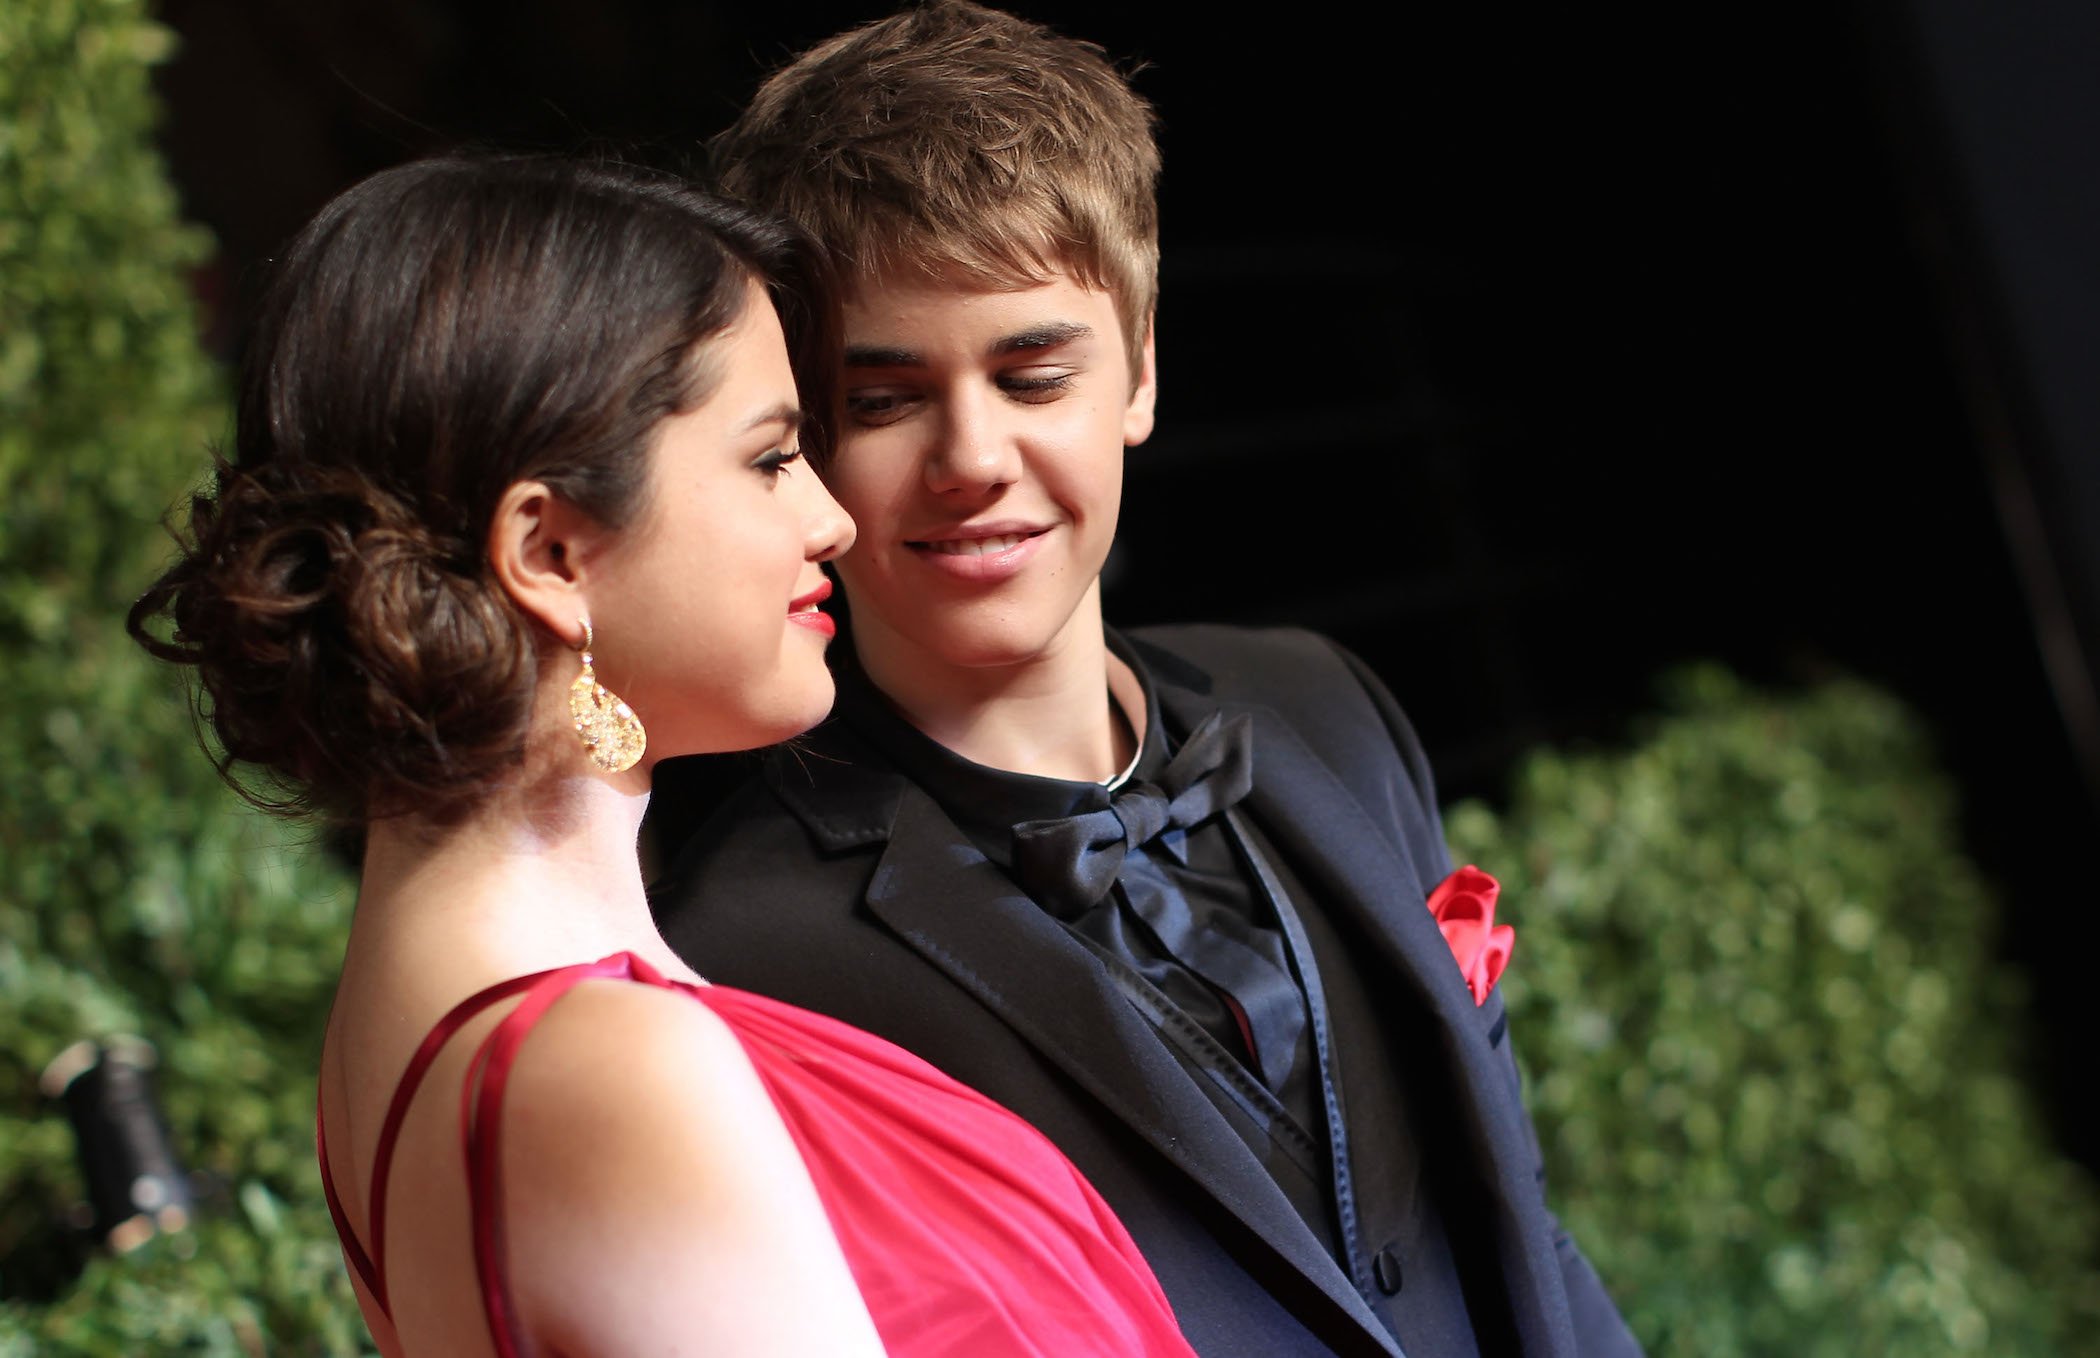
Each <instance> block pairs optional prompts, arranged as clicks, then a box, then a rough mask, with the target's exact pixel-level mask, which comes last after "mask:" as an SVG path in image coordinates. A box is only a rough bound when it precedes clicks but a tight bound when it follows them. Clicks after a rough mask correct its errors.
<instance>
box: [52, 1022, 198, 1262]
mask: <svg viewBox="0 0 2100 1358" xmlns="http://www.w3.org/2000/svg"><path fill="white" fill-rule="evenodd" d="M158 1064H159V1058H158V1055H157V1054H156V1053H155V1051H154V1049H153V1044H152V1043H150V1042H147V1041H146V1040H145V1039H144V1038H138V1037H115V1038H109V1039H105V1040H104V1041H101V1042H90V1041H83V1042H76V1043H74V1044H73V1045H72V1046H70V1047H68V1048H66V1049H65V1050H64V1051H62V1052H60V1053H59V1054H58V1056H57V1057H56V1058H54V1059H53V1060H52V1062H51V1064H50V1065H48V1066H46V1067H45V1068H44V1074H43V1079H42V1084H43V1090H44V1093H45V1094H46V1095H48V1096H49V1097H51V1098H54V1099H57V1100H59V1101H61V1102H62V1103H64V1104H65V1108H66V1116H67V1118H68V1119H69V1120H70V1121H71V1122H72V1124H73V1136H74V1141H75V1144H76V1145H77V1147H78V1148H79V1152H80V1172H81V1176H82V1177H83V1178H84V1179H85V1180H86V1181H87V1191H88V1203H89V1206H90V1207H91V1209H92V1211H93V1219H92V1224H91V1226H90V1230H91V1232H92V1234H93V1235H94V1237H95V1239H97V1240H98V1241H100V1242H101V1243H102V1244H103V1245H105V1246H107V1247H108V1248H109V1249H110V1250H112V1251H114V1252H116V1253H118V1254H126V1253H129V1252H130V1251H132V1250H134V1249H137V1248H138V1247H139V1246H140V1245H143V1244H145V1243H146V1242H147V1241H148V1240H151V1239H153V1238H154V1237H155V1236H157V1235H163V1234H167V1233H169V1232H174V1231H180V1230H182V1229H184V1228H185V1227H187V1226H188V1225H189V1223H190V1218H191V1216H192V1212H193V1207H194V1203H193V1200H192V1197H191V1192H190V1181H189V1178H188V1176H187V1175H185V1174H184V1173H183V1170H182V1166H181V1164H180V1163H179V1162H178V1160H177V1158H176V1155H175V1147H174V1143H173V1141H172V1140H171V1139H170V1138H169V1136H168V1127H167V1122H166V1120H165V1119H164V1118H163V1117H162V1116H161V1112H160V1104H159V1101H158V1099H157V1097H156V1091H155V1085H154V1076H153V1072H154V1069H155V1067H156V1066H157V1065H158Z"/></svg>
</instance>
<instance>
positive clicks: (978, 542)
mask: <svg viewBox="0 0 2100 1358" xmlns="http://www.w3.org/2000/svg"><path fill="white" fill-rule="evenodd" d="M1054 526H1055V525H1049V526H1046V525H1043V524H1036V523H1018V522H1006V523H985V524H973V525H970V526H968V527H955V528H943V529H936V530H935V531H934V532H933V533H929V534H928V535H927V536H925V537H923V538H916V539H906V541H905V543H904V545H905V546H906V547H908V548H909V549H911V554H912V557H913V559H915V560H917V561H920V562H923V563H924V564H925V565H927V566H929V567H931V568H932V569H933V570H934V571H935V572H937V573H938V574H941V575H944V576H947V577H948V578H950V579H953V580H957V581H962V582H965V583H968V584H973V585H993V584H998V583H1000V582H1001V581H1005V580H1009V579H1012V578H1013V577H1014V576H1015V575H1018V574H1019V573H1020V571H1021V568H1022V567H1023V566H1025V565H1026V564H1027V563H1028V560H1029V558H1031V557H1033V556H1034V555H1035V554H1036V551H1037V549H1038V548H1040V547H1041V546H1042V545H1043V543H1044V542H1045V541H1047V540H1048V538H1049V534H1050V529H1051V527H1054Z"/></svg>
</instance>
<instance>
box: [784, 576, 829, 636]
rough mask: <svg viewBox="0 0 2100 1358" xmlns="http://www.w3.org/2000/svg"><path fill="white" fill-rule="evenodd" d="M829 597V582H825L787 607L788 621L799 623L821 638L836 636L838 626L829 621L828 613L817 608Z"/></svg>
mask: <svg viewBox="0 0 2100 1358" xmlns="http://www.w3.org/2000/svg"><path fill="white" fill-rule="evenodd" d="M830 597H831V581H829V580H825V581H823V582H822V583H820V584H819V585H818V586H817V587H816V588H815V589H813V590H811V591H810V592H809V593H807V594H805V595H803V596H802V597H801V598H799V599H797V600H795V601H794V602H793V603H791V604H789V605H788V621H789V622H792V623H799V624H801V625H802V626H804V627H807V628H808V629H809V630H810V631H812V632H816V633H818V634H820V635H823V636H827V637H835V636H837V635H838V634H839V629H838V624H837V623H835V622H833V621H832V620H831V615H830V614H829V613H825V612H823V611H822V610H820V609H819V608H818V607H817V605H818V604H821V603H823V602H824V601H825V600H826V599H829V598H830Z"/></svg>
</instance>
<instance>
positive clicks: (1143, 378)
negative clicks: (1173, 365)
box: [1123, 316, 1159, 448]
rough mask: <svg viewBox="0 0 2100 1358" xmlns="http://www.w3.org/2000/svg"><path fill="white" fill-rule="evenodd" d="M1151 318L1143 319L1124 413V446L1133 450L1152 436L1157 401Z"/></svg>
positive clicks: (1156, 369) (1156, 368)
mask: <svg viewBox="0 0 2100 1358" xmlns="http://www.w3.org/2000/svg"><path fill="white" fill-rule="evenodd" d="M1153 326H1154V318H1153V317H1152V316H1147V317H1146V318H1145V342H1144V343H1143V344H1142V345H1140V346H1139V348H1138V369H1137V381H1136V383H1135V384H1134V385H1133V386H1132V387H1131V390H1130V404H1129V406H1128V407H1126V408H1125V409H1124V411H1123V446H1124V447H1125V448H1135V447H1137V446H1138V445H1139V444H1140V443H1143V442H1144V441H1145V440H1146V439H1148V438H1151V437H1152V407H1153V403H1154V402H1156V401H1157V400H1158V399H1159V364H1158V361H1157V359H1156V358H1155V356H1154V354H1153V349H1152V331H1153Z"/></svg>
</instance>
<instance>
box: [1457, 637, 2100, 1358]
mask: <svg viewBox="0 0 2100 1358" xmlns="http://www.w3.org/2000/svg"><path fill="white" fill-rule="evenodd" d="M1673 707H1674V714H1673V715H1671V716H1670V717H1668V718H1667V719H1666V720H1663V721H1661V722H1660V723H1659V724H1658V725H1657V726H1656V727H1655V728H1654V730H1653V731H1652V732H1651V733H1650V735H1649V736H1648V737H1647V738H1646V739H1645V740H1644V741H1643V742H1642V743H1641V744H1640V745H1639V746H1638V747H1637V748H1635V749H1633V750H1632V751H1630V752H1628V753H1625V754H1615V755H1591V756H1570V755H1562V754H1541V755H1536V756H1534V757H1532V758H1531V759H1530V760H1529V762H1528V763H1527V765H1526V767H1525V768H1524V770H1523V772H1522V775H1521V777H1520V779H1519V781H1518V784H1517V788H1516V792H1515V795H1514V797H1513V800H1512V805H1511V808H1510V810H1509V811H1508V813H1507V814H1506V815H1504V816H1500V817H1498V816H1496V815H1495V814H1493V813H1492V812H1490V811H1489V810H1488V809H1486V808H1484V807H1482V806H1479V805H1474V804H1469V805H1466V806H1463V807H1460V808H1458V809H1456V810H1455V811H1454V812H1453V814H1452V815H1451V817H1450V818H1449V830H1450V834H1451V838H1452V841H1453V845H1454V852H1455V853H1457V854H1459V855H1460V856H1461V860H1462V861H1472V862H1476V863H1479V864H1480V865H1481V866H1483V867H1486V868H1488V869H1489V870H1490V871H1491V872H1494V873H1495V874H1496V875H1497V876H1498V877H1500V878H1501V880H1502V883H1503V886H1504V892H1503V902H1504V911H1503V914H1502V918H1504V919H1507V920H1513V921H1514V922H1515V923H1516V924H1517V930H1518V935H1517V938H1518V941H1517V951H1516V955H1515V958H1514V960H1513V961H1512V963H1511V966H1510V970H1509V972H1508V974H1507V977H1506V979H1505V982H1504V984H1505V985H1506V987H1507V991H1508V994H1507V999H1508V1003H1509V1008H1510V1014H1511V1020H1510V1021H1511V1025H1512V1026H1511V1031H1512V1032H1513V1033H1515V1034H1516V1035H1517V1037H1518V1038H1519V1039H1520V1042H1521V1045H1520V1047H1519V1053H1520V1055H1521V1056H1522V1057H1523V1058H1524V1062H1525V1067H1526V1073H1527V1088H1528V1090H1529V1095H1530V1100H1531V1106H1532V1109H1533V1112H1534V1115H1535V1118H1536V1120H1537V1123H1538V1127H1539V1132H1540V1136H1541V1139H1542V1141H1543V1142H1544V1145H1545V1150H1546V1162H1547V1169H1548V1173H1549V1183H1550V1184H1551V1185H1552V1186H1553V1189H1554V1200H1555V1205H1556V1207H1557V1209H1558V1210H1559V1211H1560V1214H1561V1216H1562V1219H1563V1221H1564V1222H1565V1223H1566V1224H1567V1225H1568V1226H1569V1227H1570V1229H1571V1230H1573V1231H1574V1232H1575V1234H1576V1238H1577V1239H1579V1240H1580V1241H1582V1243H1583V1247H1584V1249H1585V1251H1586V1252H1587V1253H1588V1254H1589V1255H1590V1257H1591V1260H1592V1262H1594V1263H1595V1264H1596V1265H1597V1267H1598V1269H1599V1271H1600V1272H1601V1273H1602V1274H1603V1276H1604V1278H1605V1279H1606V1281H1607V1283H1608V1284H1609V1285H1610V1287H1611V1288H1612V1290H1613V1292H1614V1295H1616V1296H1617V1297H1618V1298H1619V1300H1620V1303H1621V1305H1622V1307H1623V1309H1624V1311H1625V1314H1626V1316H1627V1318H1628V1320H1629V1321H1630V1322H1631V1323H1632V1325H1633V1327H1634V1329H1635V1331H1636V1333H1638V1334H1639V1335H1640V1336H1641V1338H1642V1340H1643V1341H1644V1342H1645V1343H1646V1345H1647V1346H1648V1351H1649V1353H1650V1354H1651V1355H1652V1358H1675V1356H1677V1355H1683V1356H1684V1358H1691V1356H1692V1355H1697V1356H1698V1358H1729V1356H1730V1355H1738V1354H1787V1355H1804V1356H1806V1358H1814V1356H1815V1355H1830V1356H1831V1358H1854V1356H1855V1355H1858V1354H1875V1355H1879V1356H1880V1358H1907V1356H1908V1355H1926V1354H1931V1355H1940V1354H1949V1353H1980V1354H1991V1355H1996V1356H1998V1358H2003V1356H2004V1355H2041V1354H2070V1353H2087V1354H2090V1353H2100V1208H2096V1199H2095V1193H2094V1187H2093V1185H2092V1183H2091V1182H2090V1181H2089V1180H2087V1179H2086V1178H2085V1177H2084V1176H2083V1174H2082V1173H2081V1172H2080V1171H2079V1169H2078V1168H2077V1166H2075V1165H2074V1164H2072V1163H2070V1162H2069V1161H2067V1160H2065V1159H2064V1158H2063V1157H2062V1156H2061V1155H2060V1154H2058V1153H2057V1152H2056V1151H2055V1150H2054V1148H2053V1147H2052V1145H2051V1143H2050V1138H2049V1135H2048V1132H2047V1129H2046V1128H2045V1127H2043V1126H2042V1125H2040V1122H2039V1120H2038V1118H2037V1114H2036V1109H2035V1107H2034V1104H2033V1101H2032V1100H2031V1099H2030V1098H2029V1096H2028V1094H2027V1093H2026V1091H2025V1090H2024V1089H2023V1088H2022V1086H2021V1085H2020V1083H2019V1082H2018V1080H2017V1079H2016V1077H2015V1072H2016V1071H2017V1069H2018V1062H2017V1060H2016V1053H2017V1049H2018V1046H2019V1038H2020V1036H2021V1032H2022V1030H2021V1013H2022V1011H2021V1005H2020V995H2019V993H2018V990H2017V987H2016V986H2015V985H2014V984H2013V983H2012V981H2011V979H2010V978H2009V977H2008V975H2007V974H2006V972H2005V971H2004V970H2003V969H2002V968H2000V967H1999V966H1998V965H1997V964H1996V963H1994V962H1993V960H1992V959H1993V956H1994V948H1993V942H1994V925H1995V923H1996V907H1995V904H1994V902H1993V901H1992V899H1991V895H1990V893H1989V891H1988V890H1987V889H1986V887H1985V886H1984V884H1983V883H1982V882H1981V881H1979V880H1978V876H1977V872H1976V870H1975V868H1974V867H1973V866H1972V865H1971V864H1970V863H1968V862H1967V861H1966V860H1965V859H1964V858H1963V856H1962V854H1961V852H1960V851H1959V848H1958V843H1959V838H1958V833H1957V829H1956V825H1955V819H1954V811H1953V805H1952V797H1951V793H1950V790H1949V788H1948V785H1947V782H1946V780H1945V778H1944V777H1943V776H1942V775H1941V774H1940V773H1938V772H1937V771H1936V769H1935V767H1934V765H1933V763H1932V759H1931V756H1930V752H1929V751H1928V749H1927V748H1926V743H1925V741H1924V740H1923V739H1922V738H1921V736H1920V733H1919V731H1918V729H1917V727H1916V724H1915V723H1914V722H1913V720H1912V719H1911V718H1909V717H1908V716H1907V715H1906V714H1905V713H1904V712H1903V710H1902V709H1901V708H1900V707H1898V706H1897V705H1896V704H1894V703H1893V702H1892V701H1891V700H1889V699H1888V698H1887V697H1886V696H1884V695H1881V694H1879V693H1877V692H1875V691H1873V690H1871V689H1868V688H1865V687H1863V686H1859V685H1856V684H1837V685H1832V686H1829V687H1827V688H1824V689H1821V690H1818V691H1816V692H1814V693H1810V694H1808V695H1805V696H1801V697H1795V698H1785V699H1781V698H1772V697H1766V696H1760V695H1757V694H1754V693H1751V692H1748V691H1746V690H1744V689H1743V688H1742V687H1741V686H1739V685H1738V684H1737V683H1736V682H1735V681H1733V680H1730V679H1728V678H1727V677H1725V676H1723V675H1720V674H1718V673H1716V672H1712V671H1701V672H1695V673H1692V674H1690V675H1687V676H1685V677H1684V678H1683V679H1682V680H1681V682H1680V683H1679V684H1678V685H1677V691H1676V694H1675V698H1674V702H1673Z"/></svg>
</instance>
